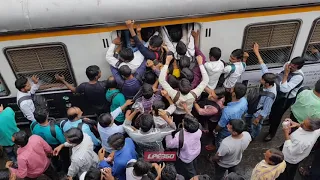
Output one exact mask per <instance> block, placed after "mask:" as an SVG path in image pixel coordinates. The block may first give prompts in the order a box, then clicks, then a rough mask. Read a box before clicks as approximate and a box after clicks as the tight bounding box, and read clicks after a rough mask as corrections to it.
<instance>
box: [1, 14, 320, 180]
mask: <svg viewBox="0 0 320 180" xmlns="http://www.w3.org/2000/svg"><path fill="white" fill-rule="evenodd" d="M126 25H127V27H128V30H127V31H123V32H121V34H117V37H115V38H114V40H113V42H112V44H111V45H110V47H109V49H108V51H107V53H106V60H107V62H108V63H109V65H110V70H111V72H112V76H110V77H108V78H106V80H102V81H101V80H100V78H101V71H100V68H99V67H98V66H96V65H92V66H89V67H88V68H87V69H86V75H87V77H88V79H89V81H88V82H84V83H82V84H80V85H79V86H77V87H74V86H73V85H71V84H69V83H68V82H67V81H66V80H65V78H64V77H63V76H62V75H59V74H57V75H56V76H55V77H56V80H57V81H59V82H61V83H63V84H64V85H65V86H66V87H67V88H68V89H70V90H71V91H72V92H74V93H80V94H82V95H83V96H84V98H85V99H86V104H87V106H86V107H87V108H90V109H93V110H94V112H96V115H97V117H96V118H92V119H89V118H87V117H85V116H84V115H83V112H82V109H81V108H83V107H75V106H74V107H70V108H68V109H67V117H66V118H65V119H63V120H61V121H57V120H55V119H53V118H50V114H49V107H48V105H47V103H46V100H45V98H44V97H42V96H40V95H35V92H36V91H37V90H38V89H39V87H40V84H39V83H38V81H39V78H38V77H37V76H32V78H31V79H27V78H25V77H21V78H19V79H17V80H16V82H15V86H16V88H17V89H18V94H17V104H18V106H19V108H20V110H21V111H22V112H23V114H24V116H25V117H26V118H27V119H28V120H29V121H31V125H30V130H31V135H30V134H29V133H26V132H25V131H22V130H19V128H18V127H17V125H16V122H15V113H14V111H13V110H12V109H11V108H10V107H6V108H4V107H3V106H2V105H1V106H0V122H1V126H0V132H1V133H0V145H1V146H2V147H3V149H4V152H5V153H6V154H7V157H8V159H9V161H7V163H6V168H7V169H5V170H2V174H6V173H7V174H6V175H7V178H10V179H16V178H24V179H36V178H38V177H40V176H41V175H42V174H45V175H46V176H47V177H48V178H51V179H53V180H55V179H59V176H58V175H57V172H62V173H65V174H66V178H67V179H69V180H70V179H80V180H113V179H119V180H126V179H127V180H133V179H158V180H175V179H179V180H180V179H188V180H189V179H192V180H197V179H199V180H201V179H216V180H218V179H219V180H220V179H244V178H243V177H241V175H240V174H238V173H237V165H238V164H239V163H240V162H241V160H242V154H243V152H244V151H245V150H246V149H247V147H248V146H249V144H250V142H251V141H252V140H254V139H255V138H256V137H257V136H258V135H259V134H260V131H261V128H262V124H263V122H264V121H265V120H266V119H269V123H270V128H269V133H268V135H267V136H266V137H265V138H264V140H265V141H270V140H272V139H273V138H274V137H275V136H276V133H277V129H278V126H279V125H280V123H281V119H282V116H283V114H284V113H285V112H286V110H287V109H288V108H289V107H291V115H290V119H286V120H285V121H284V122H283V124H282V125H283V131H284V136H285V137H284V138H285V141H284V143H283V145H282V146H281V147H280V148H279V149H278V148H272V149H269V150H267V151H266V152H265V154H264V159H263V160H262V161H261V162H259V163H258V164H257V165H256V166H255V168H254V170H253V172H252V176H251V179H252V180H271V179H280V180H291V179H294V176H295V174H296V172H297V171H299V172H300V173H302V174H304V175H306V176H308V177H310V178H312V179H319V175H318V174H319V172H317V169H318V168H319V163H318V161H317V160H318V159H319V156H320V150H319V149H317V148H316V147H317V146H316V145H315V144H316V142H317V139H318V137H319V136H320V130H319V129H320V111H319V109H320V80H319V81H317V83H316V84H315V87H314V89H310V88H309V89H308V88H306V87H303V86H302V83H303V81H304V74H303V71H302V70H301V68H302V67H303V65H304V64H305V58H304V57H295V58H293V59H292V60H291V61H289V62H287V63H286V64H285V65H284V66H283V71H281V72H280V73H279V74H274V73H271V72H269V71H268V67H267V65H266V64H264V61H263V59H262V57H261V55H260V50H259V45H258V44H257V43H255V44H254V45H253V52H254V54H255V56H256V58H257V62H258V63H259V64H260V67H261V72H262V73H261V74H262V76H261V80H260V82H261V85H260V88H258V89H247V86H246V85H244V84H242V83H239V82H238V81H239V79H240V76H241V74H242V73H243V72H245V69H246V61H247V59H248V57H249V54H248V53H246V52H244V51H243V50H241V49H236V50H234V51H232V53H231V54H230V59H229V62H228V63H225V62H224V61H223V60H221V50H220V49H219V48H218V47H212V48H211V49H210V52H209V55H208V56H205V55H204V54H203V53H202V52H201V51H200V49H199V31H194V30H192V28H191V27H189V26H188V25H184V26H181V27H179V26H168V27H160V28H146V29H141V28H140V26H139V25H138V26H136V28H134V21H132V20H128V21H126ZM315 53H319V52H318V51H316V52H315ZM84 111H86V110H84ZM318 111H319V112H318ZM203 134H207V135H208V136H210V138H211V139H212V142H211V143H209V144H207V145H206V146H205V149H206V150H207V151H208V152H210V153H211V154H212V155H211V156H210V157H208V160H209V161H210V162H211V163H214V170H212V171H214V177H209V176H208V175H199V174H198V172H199V171H198V169H197V158H198V157H199V154H200V152H201V147H202V143H203V142H201V140H200V139H201V137H202V136H203ZM15 146H16V147H17V148H18V149H17V151H15ZM312 149H315V151H316V153H315V158H314V162H313V164H312V166H311V168H303V167H301V168H299V163H300V162H301V161H302V160H303V159H305V158H306V157H307V156H308V155H309V154H310V152H311V151H312ZM165 151H171V152H172V151H175V152H176V155H177V158H176V161H175V162H149V161H148V160H147V158H146V157H145V153H146V152H165ZM298 168H299V169H298Z"/></svg>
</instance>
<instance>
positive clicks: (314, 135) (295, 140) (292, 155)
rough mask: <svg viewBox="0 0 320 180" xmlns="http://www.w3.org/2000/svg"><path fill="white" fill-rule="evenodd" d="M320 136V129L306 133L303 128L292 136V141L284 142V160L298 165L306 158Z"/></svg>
mask: <svg viewBox="0 0 320 180" xmlns="http://www.w3.org/2000/svg"><path fill="white" fill-rule="evenodd" d="M319 136H320V129H318V130H315V131H305V130H304V129H302V128H301V127H300V128H298V129H297V130H296V131H294V132H293V133H291V134H290V139H289V140H286V141H285V142H284V146H283V150H282V153H283V155H284V160H285V161H286V162H288V163H290V164H298V163H299V162H301V161H302V160H303V159H304V158H306V157H307V156H308V155H309V154H310V152H311V150H312V148H313V145H314V144H315V143H316V141H317V139H318V137H319Z"/></svg>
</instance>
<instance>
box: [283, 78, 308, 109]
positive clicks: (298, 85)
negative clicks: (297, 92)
mask: <svg viewBox="0 0 320 180" xmlns="http://www.w3.org/2000/svg"><path fill="white" fill-rule="evenodd" d="M297 75H300V76H302V81H301V82H300V83H299V84H297V85H296V86H295V87H294V88H292V89H291V90H290V91H289V92H288V94H287V97H286V99H288V98H289V95H290V94H291V92H292V91H293V90H294V89H296V88H298V87H300V86H301V85H302V84H303V81H304V76H303V74H302V73H300V72H298V73H292V77H293V76H297ZM292 77H291V78H292ZM289 81H290V80H289ZM285 103H286V102H285Z"/></svg>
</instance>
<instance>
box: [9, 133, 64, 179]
mask: <svg viewBox="0 0 320 180" xmlns="http://www.w3.org/2000/svg"><path fill="white" fill-rule="evenodd" d="M12 141H13V142H14V143H15V144H16V145H17V146H18V147H19V148H18V150H17V154H18V157H17V160H18V168H17V169H15V168H13V167H12V165H13V163H12V161H8V162H7V163H6V167H7V168H9V169H10V171H11V173H14V174H16V176H17V177H18V178H25V179H36V178H37V177H39V176H41V175H42V174H45V175H47V176H48V177H49V178H51V179H52V180H58V179H59V178H58V177H57V173H56V172H55V170H54V169H53V167H52V166H51V164H50V159H49V158H48V157H47V156H48V154H51V153H52V148H51V147H50V145H49V144H48V143H47V142H46V141H44V140H43V139H42V138H41V137H40V136H37V135H32V136H30V138H29V136H28V135H27V133H26V132H24V131H19V132H16V133H14V134H13V136H12Z"/></svg>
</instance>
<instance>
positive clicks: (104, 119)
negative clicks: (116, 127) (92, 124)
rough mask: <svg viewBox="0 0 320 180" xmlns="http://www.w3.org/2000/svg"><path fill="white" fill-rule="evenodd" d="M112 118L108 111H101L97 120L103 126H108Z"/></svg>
mask: <svg viewBox="0 0 320 180" xmlns="http://www.w3.org/2000/svg"><path fill="white" fill-rule="evenodd" d="M112 120H113V118H112V116H111V115H110V114H109V113H103V114H101V115H100V116H99V117H98V122H99V124H100V126H101V127H103V128H105V127H108V126H109V125H110V124H111V122H112Z"/></svg>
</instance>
